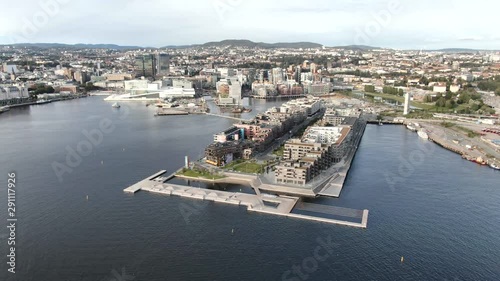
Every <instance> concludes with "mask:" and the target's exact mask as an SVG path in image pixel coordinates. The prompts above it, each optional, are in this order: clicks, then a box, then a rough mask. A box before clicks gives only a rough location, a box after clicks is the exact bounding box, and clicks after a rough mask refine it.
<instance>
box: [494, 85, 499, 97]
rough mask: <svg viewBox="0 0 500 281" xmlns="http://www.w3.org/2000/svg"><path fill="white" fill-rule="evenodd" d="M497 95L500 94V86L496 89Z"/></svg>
mask: <svg viewBox="0 0 500 281" xmlns="http://www.w3.org/2000/svg"><path fill="white" fill-rule="evenodd" d="M495 95H497V96H500V87H498V88H497V89H496V90H495Z"/></svg>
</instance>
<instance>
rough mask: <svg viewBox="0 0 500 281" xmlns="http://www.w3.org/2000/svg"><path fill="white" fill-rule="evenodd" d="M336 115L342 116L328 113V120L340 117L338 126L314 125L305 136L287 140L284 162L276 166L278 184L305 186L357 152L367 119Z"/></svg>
mask: <svg viewBox="0 0 500 281" xmlns="http://www.w3.org/2000/svg"><path fill="white" fill-rule="evenodd" d="M330 112H332V111H331V110H330ZM337 117H339V118H341V119H335V120H332V118H333V116H329V117H328V118H330V120H329V122H327V123H330V122H332V121H335V122H337V121H340V120H341V121H340V124H337V126H331V125H330V126H325V127H320V126H311V127H309V128H308V129H307V130H306V132H305V133H304V135H303V136H302V139H292V140H289V141H288V142H286V143H285V147H284V152H283V160H284V161H282V162H281V163H280V164H279V165H277V166H275V179H276V182H277V183H280V184H292V185H302V186H303V185H305V184H307V183H308V182H309V181H311V180H312V179H313V178H314V177H316V176H317V175H319V174H320V173H321V172H322V171H324V170H326V169H328V168H329V167H331V166H332V165H333V164H335V163H339V162H340V161H342V159H343V158H344V157H345V156H347V155H349V153H351V152H353V151H355V149H356V146H357V143H358V142H359V140H360V138H361V136H362V134H363V131H364V126H365V125H366V124H365V122H364V121H363V119H362V118H360V117H361V116H360V115H359V114H358V116H338V115H337ZM323 123H325V120H323ZM330 124H331V123H330Z"/></svg>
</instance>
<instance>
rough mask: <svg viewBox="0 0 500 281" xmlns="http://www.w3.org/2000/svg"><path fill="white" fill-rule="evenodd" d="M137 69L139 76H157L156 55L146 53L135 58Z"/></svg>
mask: <svg viewBox="0 0 500 281" xmlns="http://www.w3.org/2000/svg"><path fill="white" fill-rule="evenodd" d="M135 69H136V71H137V74H138V75H139V76H144V77H155V76H156V73H157V72H156V57H155V55H152V54H146V55H142V56H138V57H136V58H135Z"/></svg>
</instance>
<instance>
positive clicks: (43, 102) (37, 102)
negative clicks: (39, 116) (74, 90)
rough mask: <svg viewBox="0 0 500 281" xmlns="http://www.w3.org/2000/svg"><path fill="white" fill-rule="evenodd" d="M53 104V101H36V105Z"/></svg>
mask: <svg viewBox="0 0 500 281" xmlns="http://www.w3.org/2000/svg"><path fill="white" fill-rule="evenodd" d="M51 102H52V101H51V100H45V99H40V100H37V101H36V104H46V103H51Z"/></svg>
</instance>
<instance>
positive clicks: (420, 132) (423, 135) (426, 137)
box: [417, 130, 429, 140]
mask: <svg viewBox="0 0 500 281" xmlns="http://www.w3.org/2000/svg"><path fill="white" fill-rule="evenodd" d="M417 134H418V136H419V137H420V138H422V139H424V140H427V139H429V135H428V134H427V133H426V132H425V131H424V130H419V131H418V132H417Z"/></svg>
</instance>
